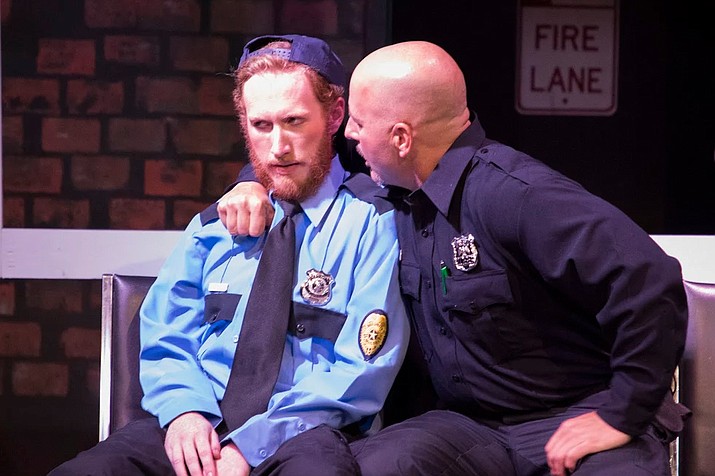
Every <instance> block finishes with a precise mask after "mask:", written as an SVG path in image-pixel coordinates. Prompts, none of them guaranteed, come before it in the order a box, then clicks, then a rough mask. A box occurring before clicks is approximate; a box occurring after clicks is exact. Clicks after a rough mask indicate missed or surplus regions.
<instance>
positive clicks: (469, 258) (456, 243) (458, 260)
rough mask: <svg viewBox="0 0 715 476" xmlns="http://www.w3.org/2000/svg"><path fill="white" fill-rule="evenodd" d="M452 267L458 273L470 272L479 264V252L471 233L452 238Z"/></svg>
mask: <svg viewBox="0 0 715 476" xmlns="http://www.w3.org/2000/svg"><path fill="white" fill-rule="evenodd" d="M452 253H453V254H454V266H455V267H456V268H457V269H458V270H460V271H471V270H473V269H474V268H475V267H476V266H477V263H478V262H479V252H478V251H477V244H476V243H475V242H474V236H472V234H471V233H469V234H467V235H462V236H456V237H454V238H452Z"/></svg>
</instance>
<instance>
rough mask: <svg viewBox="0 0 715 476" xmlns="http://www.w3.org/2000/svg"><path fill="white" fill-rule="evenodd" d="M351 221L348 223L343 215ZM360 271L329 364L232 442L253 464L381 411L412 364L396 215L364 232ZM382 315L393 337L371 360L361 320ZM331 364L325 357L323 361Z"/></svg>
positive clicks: (280, 395) (356, 263) (278, 396)
mask: <svg viewBox="0 0 715 476" xmlns="http://www.w3.org/2000/svg"><path fill="white" fill-rule="evenodd" d="M343 220H345V218H343ZM359 248H360V250H359V256H358V257H357V258H356V259H353V258H352V257H351V259H349V260H348V259H346V260H344V261H342V262H341V263H342V264H341V266H345V265H347V264H348V263H349V264H350V266H353V268H354V271H353V274H352V276H353V283H352V289H353V292H352V293H351V295H350V297H349V300H348V302H347V307H346V308H347V317H346V321H345V324H344V325H343V328H342V330H341V331H340V334H339V335H338V337H337V339H336V342H335V346H334V349H333V351H334V352H333V358H331V359H329V362H327V365H326V366H325V367H322V366H319V365H315V368H318V370H314V371H312V372H311V373H310V374H308V375H307V376H305V377H304V378H302V379H301V380H300V381H298V382H297V383H296V384H295V385H294V386H293V387H292V388H290V389H288V390H286V391H281V392H277V393H275V394H274V395H273V397H272V398H271V401H270V403H269V405H268V410H267V411H266V412H265V413H263V414H260V415H256V416H254V417H252V418H251V419H250V420H248V421H247V422H246V423H245V424H244V425H243V426H242V427H241V428H239V429H237V430H236V431H234V432H232V433H231V434H230V435H229V437H230V438H231V439H232V440H233V442H234V443H236V445H237V446H238V447H239V448H240V449H241V451H242V453H243V454H244V457H245V458H246V460H247V461H248V462H249V464H251V466H254V467H255V466H257V465H258V464H260V463H261V462H262V461H263V460H264V459H265V458H267V457H269V456H271V455H272V454H273V453H275V451H276V450H277V449H278V447H279V446H280V445H281V444H283V443H284V442H285V441H287V440H289V439H290V438H293V437H294V436H296V435H298V434H299V433H301V432H303V431H306V430H309V429H311V428H314V427H316V426H318V425H320V424H326V425H329V426H331V427H334V428H342V427H344V426H346V425H349V424H351V423H354V422H358V421H360V420H361V419H362V418H364V417H371V416H373V415H375V414H377V413H378V412H379V411H380V410H381V409H382V406H383V404H384V401H385V399H386V397H387V394H388V391H389V389H390V387H391V385H392V383H393V381H394V379H395V376H396V375H397V371H398V370H399V367H400V365H401V364H402V361H403V359H404V355H405V351H406V347H407V342H408V340H409V322H408V320H407V316H406V313H405V309H404V305H403V303H402V299H401V297H400V292H399V284H398V280H397V260H398V256H399V247H398V245H397V235H396V230H395V225H394V217H393V215H392V212H389V213H386V214H383V215H381V216H375V217H374V219H373V221H372V223H371V224H370V226H369V227H368V228H367V230H364V232H363V235H362V237H361V239H360V244H359ZM375 310H380V311H383V312H384V314H385V315H386V316H387V326H388V330H387V336H386V340H385V343H384V345H383V347H382V348H381V350H380V351H379V352H378V353H377V354H376V355H375V356H373V357H371V358H366V357H365V356H364V355H363V354H362V352H361V350H360V345H359V335H360V327H361V323H362V322H363V319H364V318H365V316H367V315H368V314H369V313H371V312H372V311H375ZM317 358H319V359H325V358H326V357H325V355H322V356H318V357H317Z"/></svg>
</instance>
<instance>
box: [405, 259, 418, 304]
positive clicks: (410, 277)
mask: <svg viewBox="0 0 715 476" xmlns="http://www.w3.org/2000/svg"><path fill="white" fill-rule="evenodd" d="M420 279H421V278H420V268H418V267H417V266H415V265H412V264H409V263H405V262H404V261H403V262H401V263H400V291H401V292H402V295H407V296H410V297H411V298H413V299H414V300H415V301H419V300H420V282H421V281H420Z"/></svg>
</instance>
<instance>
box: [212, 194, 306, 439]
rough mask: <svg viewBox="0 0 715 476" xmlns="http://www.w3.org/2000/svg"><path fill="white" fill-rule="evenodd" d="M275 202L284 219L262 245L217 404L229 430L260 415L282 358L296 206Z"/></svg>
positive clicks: (297, 211) (264, 407)
mask: <svg viewBox="0 0 715 476" xmlns="http://www.w3.org/2000/svg"><path fill="white" fill-rule="evenodd" d="M279 203H280V205H281V207H282V208H283V211H284V213H285V216H284V217H283V219H282V220H281V221H279V222H278V223H277V224H276V226H274V227H273V228H272V229H271V231H270V232H269V233H268V238H267V239H266V244H265V246H264V247H263V253H262V254H261V260H260V261H259V263H258V269H257V270H256V276H255V278H254V280H253V286H252V287H251V293H250V295H249V296H248V303H247V304H246V312H245V314H244V317H243V326H242V327H241V334H240V335H239V338H238V347H237V348H236V354H235V355H234V358H233V366H232V367H231V375H230V376H229V379H228V383H227V384H226V392H225V394H224V398H223V400H222V401H221V403H220V407H221V413H222V414H223V417H224V421H225V423H226V426H227V427H228V430H230V431H232V430H235V429H236V428H238V427H240V426H241V425H243V424H244V423H245V422H246V420H248V419H249V418H251V417H252V416H253V415H257V414H259V413H263V412H264V411H266V408H267V406H268V401H269V400H270V398H271V395H272V393H273V388H274V387H275V385H276V380H277V379H278V370H279V369H280V365H281V359H282V356H283V347H284V345H285V338H286V333H287V331H288V320H289V318H290V312H291V301H292V294H293V275H294V267H295V265H294V261H295V221H294V217H295V215H296V214H297V213H299V212H300V211H301V208H300V205H299V204H297V203H293V202H284V201H280V202H279Z"/></svg>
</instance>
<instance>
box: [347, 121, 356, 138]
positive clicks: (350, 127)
mask: <svg viewBox="0 0 715 476" xmlns="http://www.w3.org/2000/svg"><path fill="white" fill-rule="evenodd" d="M355 133H356V127H355V121H353V118H352V117H348V123H347V124H345V137H347V138H348V139H353V140H357V138H356V137H355Z"/></svg>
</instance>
